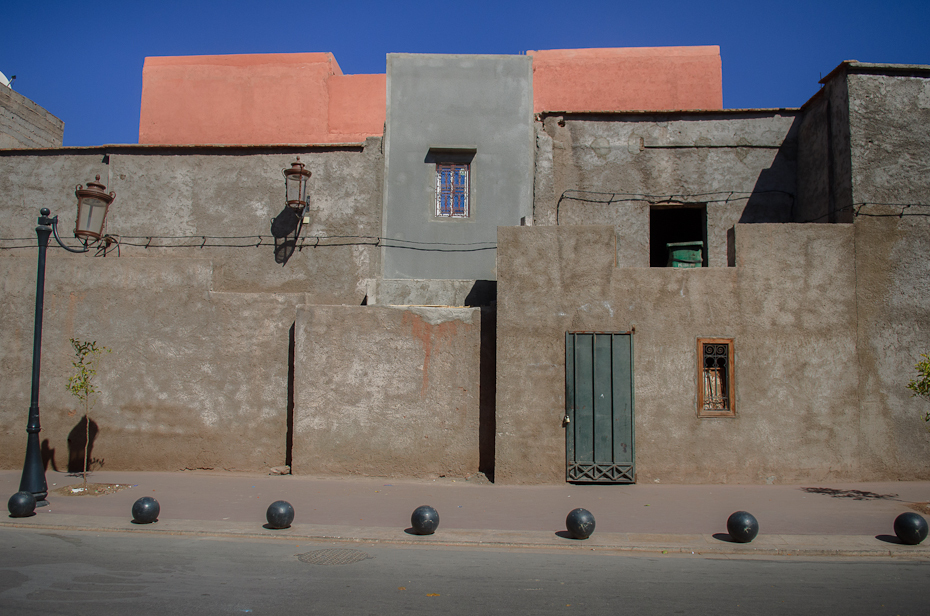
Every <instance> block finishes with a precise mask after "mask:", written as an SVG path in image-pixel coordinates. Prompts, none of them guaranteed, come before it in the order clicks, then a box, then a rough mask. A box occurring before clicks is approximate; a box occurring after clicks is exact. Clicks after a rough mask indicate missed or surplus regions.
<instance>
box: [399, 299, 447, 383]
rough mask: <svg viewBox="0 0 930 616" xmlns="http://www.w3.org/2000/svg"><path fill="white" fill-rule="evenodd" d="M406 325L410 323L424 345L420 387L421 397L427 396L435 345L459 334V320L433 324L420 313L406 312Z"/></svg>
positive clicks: (413, 332) (414, 334)
mask: <svg viewBox="0 0 930 616" xmlns="http://www.w3.org/2000/svg"><path fill="white" fill-rule="evenodd" d="M403 323H404V325H409V326H410V330H411V333H412V334H413V336H414V338H417V339H419V340H420V344H422V345H423V385H422V386H421V387H420V398H421V399H425V398H426V390H427V389H428V388H429V362H430V357H431V356H432V354H433V349H434V348H435V346H436V345H437V344H439V343H442V342H448V341H449V340H451V339H453V338H455V336H456V335H457V334H458V321H446V322H444V323H439V324H438V325H433V324H431V323H429V322H427V321H424V320H423V318H422V317H420V315H418V314H415V313H413V312H405V313H404V319H403Z"/></svg>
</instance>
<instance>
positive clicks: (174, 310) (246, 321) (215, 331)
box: [0, 250, 307, 471]
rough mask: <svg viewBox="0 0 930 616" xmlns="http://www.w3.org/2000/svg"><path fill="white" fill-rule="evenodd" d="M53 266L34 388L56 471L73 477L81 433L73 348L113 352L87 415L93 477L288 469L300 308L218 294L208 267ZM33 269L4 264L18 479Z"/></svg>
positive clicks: (117, 262)
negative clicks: (294, 330)
mask: <svg viewBox="0 0 930 616" xmlns="http://www.w3.org/2000/svg"><path fill="white" fill-rule="evenodd" d="M57 252H59V253H60V252H61V251H60V250H59V251H57ZM57 256H58V255H53V256H51V257H50V259H49V269H48V274H47V279H46V288H45V293H46V295H45V315H44V316H45V319H44V328H43V344H42V381H41V389H40V394H41V395H40V408H41V419H42V432H41V434H40V438H41V439H42V440H43V441H44V440H46V439H47V440H48V447H49V449H51V450H53V451H54V455H53V457H52V461H51V465H52V466H50V468H55V467H57V468H58V469H61V470H66V469H67V468H68V460H69V457H70V455H74V453H75V452H74V451H69V449H70V448H69V436H70V433H71V431H72V430H76V431H77V432H78V433H80V432H81V430H80V426H81V423H80V422H81V419H82V417H83V409H82V408H81V405H80V403H79V401H78V400H77V399H75V398H73V397H71V395H70V394H69V393H68V391H67V389H66V387H67V379H68V376H70V375H71V374H72V372H73V370H72V368H71V361H72V359H73V357H74V353H73V351H72V349H71V345H70V343H69V339H70V338H72V337H74V338H78V339H81V340H96V341H97V342H98V343H99V344H101V345H104V346H107V347H109V348H110V349H111V350H112V351H111V353H109V354H106V355H104V356H103V358H102V360H101V362H100V367H99V373H98V379H97V382H98V385H99V389H100V395H99V397H98V398H97V402H96V404H95V406H94V407H93V409H92V410H91V413H90V417H91V420H92V421H93V422H94V423H95V424H96V426H97V428H98V430H99V432H98V434H97V436H96V438H95V439H94V441H93V449H92V453H91V457H92V458H93V459H94V460H96V461H97V462H96V463H95V464H93V466H92V468H96V469H101V468H102V469H114V470H177V469H185V468H216V469H227V470H248V471H262V470H266V469H267V468H269V467H271V466H278V465H282V464H284V461H285V434H286V413H287V390H288V331H289V329H290V327H291V325H292V324H293V322H294V314H295V310H296V306H297V305H298V304H300V303H304V302H306V301H307V298H306V296H305V295H303V294H271V293H268V294H252V293H216V292H213V291H211V290H210V282H211V277H212V269H213V263H212V262H211V261H210V260H209V259H158V258H155V259H134V258H121V259H115V258H113V259H111V258H107V259H93V258H89V257H88V258H87V259H86V260H85V261H83V262H81V263H80V264H78V263H76V262H74V261H70V260H69V261H68V262H67V263H63V261H64V260H62V259H57V258H56V257H57ZM35 267H36V265H35V260H34V259H32V258H28V257H13V258H3V259H0V271H2V279H3V281H4V282H3V314H4V320H3V327H2V329H0V337H2V341H3V342H2V344H0V369H2V372H3V375H4V377H3V382H4V385H5V392H6V393H5V395H4V397H3V400H2V401H0V439H2V446H0V466H2V467H3V468H20V467H21V466H22V463H23V456H24V455H25V444H26V439H25V428H26V411H27V410H28V408H29V398H30V373H31V372H30V371H31V360H32V330H33V328H32V315H33V307H34V297H35V295H34V294H35ZM76 436H77V440H78V441H80V442H83V436H82V434H76ZM77 453H78V460H80V452H79V451H78V452H77Z"/></svg>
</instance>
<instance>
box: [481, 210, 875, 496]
mask: <svg viewBox="0 0 930 616" xmlns="http://www.w3.org/2000/svg"><path fill="white" fill-rule="evenodd" d="M735 236H736V251H735V252H736V255H735V256H736V267H732V268H708V269H693V270H676V269H669V268H629V267H626V268H625V267H615V265H614V241H615V232H614V229H613V228H612V227H590V226H564V227H555V228H553V227H535V228H517V229H504V228H502V229H501V230H500V232H499V255H500V258H499V263H498V268H499V272H500V278H499V280H498V284H499V285H500V291H499V298H498V363H497V365H498V383H497V400H498V403H497V408H498V416H497V435H496V442H497V450H496V451H497V460H496V471H495V473H496V477H497V479H498V480H499V481H503V482H509V483H537V482H553V483H555V482H561V481H564V472H565V471H564V468H565V437H564V431H563V428H562V426H561V418H562V415H563V414H564V411H565V409H564V383H565V363H564V352H565V351H564V333H565V332H566V331H628V330H630V329H632V328H635V331H636V333H635V335H634V350H635V356H634V381H635V396H636V398H635V400H636V418H635V422H636V423H635V425H636V443H637V445H636V464H637V472H638V480H639V481H652V480H660V481H663V482H666V481H668V482H695V483H700V482H706V483H739V482H752V483H762V482H793V481H801V480H819V479H847V480H852V479H857V478H860V477H861V468H860V440H861V438H862V436H861V433H860V428H859V408H858V395H859V390H858V373H857V359H856V340H857V338H856V335H857V319H856V292H855V288H856V285H855V271H854V268H852V267H849V266H848V264H849V263H851V262H853V260H854V258H855V251H854V240H853V238H854V229H853V227H852V226H851V225H831V226H819V225H817V226H814V225H809V226H800V225H780V224H753V225H738V226H737V227H736V233H735ZM698 337H725V338H730V337H732V338H733V339H734V340H735V343H734V344H735V351H734V352H735V362H736V363H735V368H736V376H735V379H736V382H735V395H736V399H737V402H736V403H737V414H736V417H734V418H714V419H700V418H698V417H697V408H696V407H697V386H698V378H697V361H698V358H697V357H696V350H695V349H696V339H697V338H698Z"/></svg>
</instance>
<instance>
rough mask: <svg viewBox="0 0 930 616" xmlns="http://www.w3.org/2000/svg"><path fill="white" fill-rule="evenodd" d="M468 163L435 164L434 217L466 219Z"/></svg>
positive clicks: (467, 213)
mask: <svg viewBox="0 0 930 616" xmlns="http://www.w3.org/2000/svg"><path fill="white" fill-rule="evenodd" d="M469 167H470V165H469V164H468V163H436V216H440V217H444V218H468V215H469V212H468V176H469V174H470V168H469Z"/></svg>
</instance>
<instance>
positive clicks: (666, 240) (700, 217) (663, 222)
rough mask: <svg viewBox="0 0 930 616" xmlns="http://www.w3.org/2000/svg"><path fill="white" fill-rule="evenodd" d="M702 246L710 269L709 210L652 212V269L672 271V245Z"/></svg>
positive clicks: (665, 207)
mask: <svg viewBox="0 0 930 616" xmlns="http://www.w3.org/2000/svg"><path fill="white" fill-rule="evenodd" d="M677 242H702V243H703V245H704V249H703V250H702V251H701V252H702V257H703V262H702V264H701V266H702V267H707V206H706V205H704V204H703V203H702V204H688V205H661V206H660V205H654V206H652V207H650V208H649V266H650V267H668V260H669V259H668V256H669V255H668V247H667V245H668V244H672V243H677Z"/></svg>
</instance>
